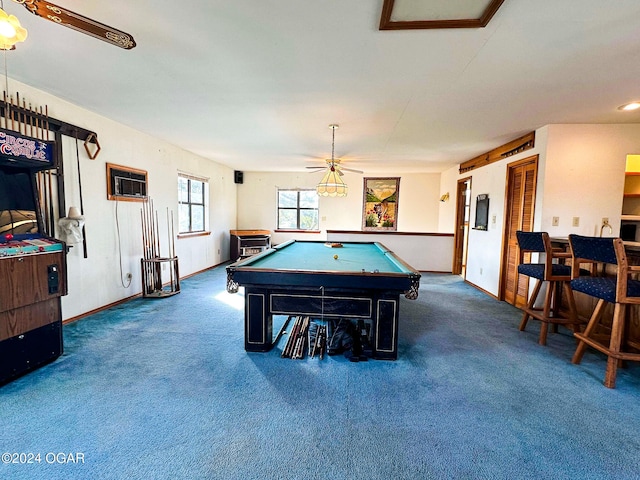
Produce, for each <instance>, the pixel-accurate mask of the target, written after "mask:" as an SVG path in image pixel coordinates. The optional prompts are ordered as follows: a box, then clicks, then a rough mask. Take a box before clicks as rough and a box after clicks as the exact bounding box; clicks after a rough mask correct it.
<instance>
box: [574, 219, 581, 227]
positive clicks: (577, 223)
mask: <svg viewBox="0 0 640 480" xmlns="http://www.w3.org/2000/svg"><path fill="white" fill-rule="evenodd" d="M572 225H573V226H574V227H579V226H580V217H573V222H572Z"/></svg>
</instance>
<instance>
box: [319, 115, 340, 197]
mask: <svg viewBox="0 0 640 480" xmlns="http://www.w3.org/2000/svg"><path fill="white" fill-rule="evenodd" d="M329 128H330V129H331V130H333V138H332V141H331V163H330V164H329V168H328V169H327V172H326V173H325V174H324V176H323V177H322V180H320V183H318V185H317V186H316V192H318V195H320V196H321V197H346V196H347V185H346V184H345V183H344V181H343V180H342V175H341V173H340V171H339V170H338V169H337V168H336V161H335V159H334V154H335V142H336V128H338V125H336V124H331V125H329Z"/></svg>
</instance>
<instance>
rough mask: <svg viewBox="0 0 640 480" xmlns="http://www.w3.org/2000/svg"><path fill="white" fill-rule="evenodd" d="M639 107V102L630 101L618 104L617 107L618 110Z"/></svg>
mask: <svg viewBox="0 0 640 480" xmlns="http://www.w3.org/2000/svg"><path fill="white" fill-rule="evenodd" d="M639 108H640V102H631V103H627V104H625V105H620V106H619V107H618V110H622V111H625V112H630V111H632V110H637V109H639Z"/></svg>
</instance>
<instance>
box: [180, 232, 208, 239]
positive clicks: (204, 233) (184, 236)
mask: <svg viewBox="0 0 640 480" xmlns="http://www.w3.org/2000/svg"><path fill="white" fill-rule="evenodd" d="M207 235H211V232H193V233H179V234H178V240H181V239H183V238H192V237H204V236H207Z"/></svg>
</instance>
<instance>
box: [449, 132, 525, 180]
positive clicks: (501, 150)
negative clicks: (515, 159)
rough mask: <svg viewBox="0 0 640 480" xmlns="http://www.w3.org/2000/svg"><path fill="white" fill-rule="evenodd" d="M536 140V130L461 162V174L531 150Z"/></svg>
mask: <svg viewBox="0 0 640 480" xmlns="http://www.w3.org/2000/svg"><path fill="white" fill-rule="evenodd" d="M535 141H536V132H531V133H527V134H526V135H523V136H522V137H519V138H516V139H515V140H512V141H510V142H509V143H505V144H504V145H502V146H500V147H498V148H494V149H493V150H491V151H489V152H487V153H483V154H482V155H479V156H477V157H474V158H472V159H471V160H467V161H466V162H464V163H461V164H460V170H459V171H460V173H461V174H462V173H466V172H470V171H471V170H474V169H476V168H480V167H484V166H485V165H490V164H492V163H494V162H497V161H500V160H504V159H505V158H508V157H510V156H512V155H516V154H517V153H522V152H526V151H527V150H530V149H532V148H533V147H534V146H535Z"/></svg>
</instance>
